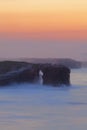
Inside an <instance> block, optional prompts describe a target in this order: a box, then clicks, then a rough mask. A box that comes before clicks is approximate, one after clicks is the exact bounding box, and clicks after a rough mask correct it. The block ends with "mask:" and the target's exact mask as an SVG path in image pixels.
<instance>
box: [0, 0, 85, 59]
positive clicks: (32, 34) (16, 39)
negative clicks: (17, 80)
mask: <svg viewBox="0 0 87 130" xmlns="http://www.w3.org/2000/svg"><path fill="white" fill-rule="evenodd" d="M76 49H77V50H76ZM86 50H87V0H0V57H2V58H3V57H13V58H14V57H43V58H44V57H47V58H48V57H54V58H55V57H56V58H57V57H58V58H59V57H64V58H65V57H70V58H75V59H81V60H84V59H87V58H86V57H87V52H86Z"/></svg>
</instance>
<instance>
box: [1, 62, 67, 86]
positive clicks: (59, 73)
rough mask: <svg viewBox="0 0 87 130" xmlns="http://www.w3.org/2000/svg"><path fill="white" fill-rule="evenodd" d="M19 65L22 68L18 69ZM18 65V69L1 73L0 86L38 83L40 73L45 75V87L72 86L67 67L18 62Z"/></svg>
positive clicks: (43, 76)
mask: <svg viewBox="0 0 87 130" xmlns="http://www.w3.org/2000/svg"><path fill="white" fill-rule="evenodd" d="M9 64H10V62H9ZM11 64H12V63H11ZM17 64H20V67H17ZM17 64H16V63H15V66H16V69H13V70H12V69H11V70H9V71H7V72H5V73H3V72H2V73H1V75H0V85H8V84H11V83H24V82H26V83H37V82H38V81H39V79H40V77H39V76H40V75H39V72H40V71H41V72H42V73H43V75H42V78H43V84H45V85H54V86H58V85H62V84H64V85H70V69H69V68H67V67H65V66H62V65H60V66H59V65H51V64H29V63H21V62H20V63H18V62H17ZM12 66H14V64H12ZM12 66H11V68H12ZM15 66H14V68H15Z"/></svg>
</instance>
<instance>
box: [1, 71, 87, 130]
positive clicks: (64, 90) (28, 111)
mask: <svg viewBox="0 0 87 130" xmlns="http://www.w3.org/2000/svg"><path fill="white" fill-rule="evenodd" d="M86 128H87V69H74V70H72V71H71V86H70V87H67V86H61V87H59V88H56V87H55V88H54V87H52V86H43V85H38V84H37V85H31V84H21V85H17V84H14V85H12V86H6V87H3V88H0V130H86Z"/></svg>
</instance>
